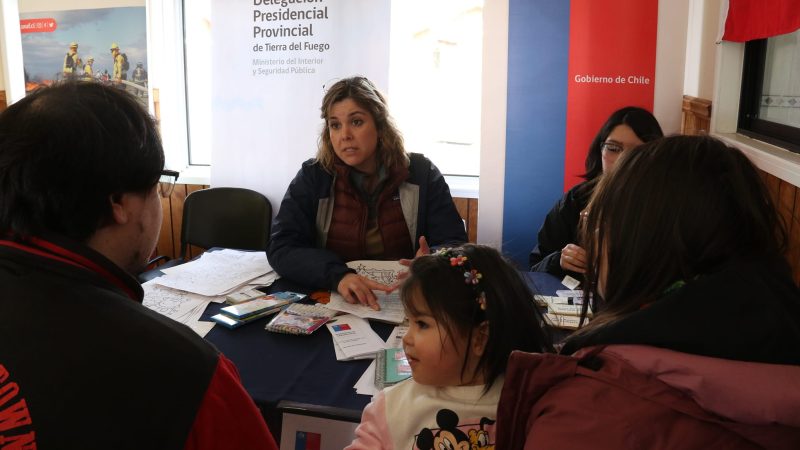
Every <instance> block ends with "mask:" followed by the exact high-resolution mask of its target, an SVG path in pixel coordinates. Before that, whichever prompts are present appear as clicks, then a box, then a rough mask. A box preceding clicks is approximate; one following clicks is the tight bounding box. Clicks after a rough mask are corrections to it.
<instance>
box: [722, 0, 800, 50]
mask: <svg viewBox="0 0 800 450" xmlns="http://www.w3.org/2000/svg"><path fill="white" fill-rule="evenodd" d="M798 29H800V0H730V1H729V3H728V15H727V16H726V18H725V33H724V34H723V35H722V39H723V40H726V41H733V42H745V41H751V40H753V39H764V38H769V37H772V36H778V35H781V34H786V33H792V32H794V31H796V30H798Z"/></svg>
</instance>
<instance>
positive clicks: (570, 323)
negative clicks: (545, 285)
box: [535, 290, 592, 330]
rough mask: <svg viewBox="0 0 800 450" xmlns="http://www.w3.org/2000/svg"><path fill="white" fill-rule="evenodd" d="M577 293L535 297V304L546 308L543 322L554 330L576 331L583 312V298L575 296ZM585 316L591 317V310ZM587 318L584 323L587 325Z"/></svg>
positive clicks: (569, 292)
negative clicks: (554, 328)
mask: <svg viewBox="0 0 800 450" xmlns="http://www.w3.org/2000/svg"><path fill="white" fill-rule="evenodd" d="M576 292H578V291H573V290H570V291H566V290H565V291H557V292H556V293H557V294H559V295H558V296H555V297H551V296H547V295H537V296H536V297H535V298H536V302H537V303H539V304H540V305H541V306H546V307H547V312H546V313H545V314H544V318H545V320H546V321H547V322H548V323H550V325H552V326H554V327H556V328H567V329H571V330H574V329H577V328H578V327H579V324H580V315H581V311H582V310H583V296H582V295H576ZM587 316H588V317H591V316H592V310H591V309H589V310H588V311H587ZM588 322H589V319H588V318H587V319H586V320H585V321H584V323H588Z"/></svg>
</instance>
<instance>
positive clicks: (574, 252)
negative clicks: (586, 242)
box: [559, 244, 586, 273]
mask: <svg viewBox="0 0 800 450" xmlns="http://www.w3.org/2000/svg"><path fill="white" fill-rule="evenodd" d="M559 262H560V263H561V268H562V269H564V270H569V271H572V272H578V273H586V250H584V249H583V248H581V247H579V246H577V245H575V244H567V245H566V247H564V248H563V249H561V259H560V260H559Z"/></svg>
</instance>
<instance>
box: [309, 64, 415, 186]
mask: <svg viewBox="0 0 800 450" xmlns="http://www.w3.org/2000/svg"><path fill="white" fill-rule="evenodd" d="M348 98H349V99H351V100H353V101H354V102H356V103H357V104H358V105H359V106H360V107H362V108H364V109H366V110H367V111H369V113H370V114H371V115H372V119H373V120H374V121H375V128H376V129H377V131H378V146H377V148H376V150H375V151H376V154H377V158H378V163H379V164H380V165H382V166H383V167H385V168H386V169H391V168H394V167H397V166H402V167H408V161H409V159H408V155H407V154H406V151H405V147H404V145H403V136H402V135H401V134H400V131H398V130H397V126H396V125H395V123H394V119H392V116H390V115H389V108H388V106H387V104H386V98H385V97H384V96H383V94H381V93H380V91H378V88H376V87H375V85H374V84H372V82H371V81H369V80H368V79H367V78H365V77H361V76H356V77H350V78H345V79H343V80H339V81H337V82H336V83H335V84H334V85H333V86H331V87H330V88H329V89H328V91H327V92H326V93H325V97H323V99H322V106H321V107H320V117H321V118H322V119H324V120H325V126H324V127H323V128H322V132H321V133H320V136H319V149H318V150H317V161H319V163H320V164H322V167H324V168H325V169H326V170H327V171H329V172H333V164H334V161H336V153H334V151H333V144H332V143H331V138H330V133H329V130H328V127H329V123H328V114H329V113H330V110H331V107H332V106H333V105H334V103H338V102H340V101H342V100H345V99H348Z"/></svg>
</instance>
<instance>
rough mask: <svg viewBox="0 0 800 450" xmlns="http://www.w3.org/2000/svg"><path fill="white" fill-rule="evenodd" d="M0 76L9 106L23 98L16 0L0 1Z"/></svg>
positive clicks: (23, 85)
mask: <svg viewBox="0 0 800 450" xmlns="http://www.w3.org/2000/svg"><path fill="white" fill-rule="evenodd" d="M6 62H8V63H7V64H6ZM0 74H2V75H0V78H2V83H0V87H2V89H4V90H5V91H6V101H7V102H8V103H9V104H11V103H13V102H15V101H17V100H19V99H21V98H22V97H24V96H25V75H24V72H23V70H22V40H21V39H20V34H19V12H18V10H17V0H0Z"/></svg>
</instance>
